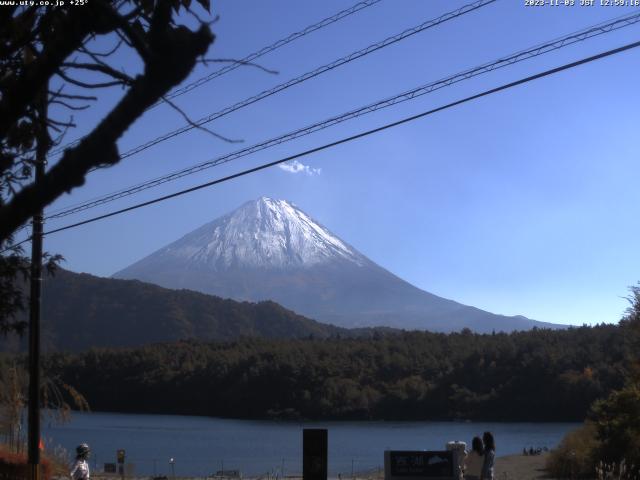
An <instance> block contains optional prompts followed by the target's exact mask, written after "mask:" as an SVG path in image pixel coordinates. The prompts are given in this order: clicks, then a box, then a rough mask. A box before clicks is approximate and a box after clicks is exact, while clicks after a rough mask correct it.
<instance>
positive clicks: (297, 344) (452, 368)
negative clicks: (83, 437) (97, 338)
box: [44, 325, 628, 421]
mask: <svg viewBox="0 0 640 480" xmlns="http://www.w3.org/2000/svg"><path fill="white" fill-rule="evenodd" d="M627 348H628V347H627V346H626V344H625V332H624V329H622V328H621V327H618V326H613V325H607V326H604V325H603V326H598V327H593V328H590V327H582V328H572V329H569V330H560V331H551V330H533V331H530V332H519V333H513V334H494V335H477V334H473V333H471V332H469V331H465V332H462V333H455V334H449V335H446V334H436V333H428V332H404V333H388V334H382V333H375V334H374V337H373V338H369V339H363V338H360V339H356V338H342V339H341V338H337V337H334V338H330V339H324V340H323V339H315V340H310V339H307V340H282V339H278V340H268V339H256V338H253V339H243V340H240V341H236V342H233V343H196V342H180V343H174V344H158V345H151V346H145V347H143V348H139V349H122V350H113V349H103V350H92V351H89V352H86V353H81V354H75V355H71V354H53V355H50V356H49V357H47V358H46V360H45V362H44V366H45V370H46V371H47V372H48V374H49V375H52V376H59V377H60V378H61V380H62V381H64V382H65V383H68V384H71V385H74V386H76V387H77V388H78V389H79V390H80V391H81V392H82V393H83V394H84V395H85V396H86V397H87V399H88V400H89V403H90V404H91V407H92V408H93V409H94V410H106V411H120V412H146V413H174V414H194V415H211V416H223V417H242V418H267V417H287V418H315V419H329V418H332V419H485V420H532V421H539V420H563V421H568V420H582V419H584V418H585V415H586V413H587V411H588V408H589V406H590V405H591V404H592V403H593V401H594V400H595V399H597V398H600V397H603V396H605V395H606V394H608V393H609V392H610V391H611V390H612V389H614V388H619V387H620V386H621V385H622V383H623V377H624V373H625V361H624V357H625V355H626V354H627V353H628V352H627Z"/></svg>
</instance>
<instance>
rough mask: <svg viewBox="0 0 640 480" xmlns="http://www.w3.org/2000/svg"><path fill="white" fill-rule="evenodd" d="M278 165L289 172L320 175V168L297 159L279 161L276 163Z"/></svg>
mask: <svg viewBox="0 0 640 480" xmlns="http://www.w3.org/2000/svg"><path fill="white" fill-rule="evenodd" d="M278 167H280V168H281V169H282V170H284V171H285V172H289V173H306V174H307V175H320V173H321V172H322V169H321V168H311V167H310V166H309V165H304V164H302V163H300V162H299V161H298V160H292V161H290V162H287V163H280V164H278Z"/></svg>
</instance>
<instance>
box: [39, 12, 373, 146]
mask: <svg viewBox="0 0 640 480" xmlns="http://www.w3.org/2000/svg"><path fill="white" fill-rule="evenodd" d="M381 1H382V0H364V1H362V2H358V3H356V4H355V5H353V6H352V7H350V8H347V9H345V10H341V11H339V12H338V13H336V14H334V15H331V16H330V17H327V18H324V19H322V20H320V21H319V22H317V23H314V24H312V25H309V26H307V27H305V28H303V29H302V30H300V31H299V32H294V33H292V34H290V35H288V36H287V37H285V38H281V39H280V40H277V41H276V42H274V43H272V44H271V45H268V46H266V47H263V48H261V49H260V50H258V51H256V52H253V53H250V54H249V55H247V56H245V57H244V58H241V59H239V60H238V61H237V62H232V63H230V64H229V65H225V66H224V67H222V68H219V69H218V70H215V71H213V72H211V73H210V74H209V75H205V76H204V77H201V78H199V79H197V80H194V81H193V82H191V83H188V84H187V85H184V86H183V87H180V88H177V89H176V90H174V91H173V92H171V93H169V94H167V95H165V97H166V98H168V99H171V98H175V97H179V96H180V95H184V94H185V93H187V92H190V91H191V90H194V89H196V88H198V87H199V86H201V85H204V84H205V83H207V82H210V81H211V80H213V79H215V78H218V77H221V76H222V75H224V74H226V73H229V72H231V71H233V70H235V69H236V68H238V67H240V66H242V65H247V64H250V63H252V62H253V61H254V60H256V59H258V58H260V57H262V56H263V55H266V54H268V53H271V52H273V51H274V50H277V49H279V48H280V47H284V46H285V45H288V44H289V43H292V42H294V41H296V40H298V39H299V38H302V37H304V36H306V35H308V34H310V33H312V32H315V31H316V30H320V29H321V28H324V27H327V26H329V25H331V24H333V23H336V22H338V21H340V20H342V19H343V18H346V17H348V16H350V15H353V14H354V13H357V12H359V11H360V10H364V9H365V8H368V7H371V6H373V5H375V4H377V3H380V2H381ZM161 103H162V102H156V103H155V104H153V105H152V106H151V107H149V108H148V109H147V110H150V109H152V108H154V107H157V106H158V105H160V104H161ZM83 138H84V137H81V138H78V139H76V140H74V141H72V142H69V143H68V144H66V145H64V146H62V147H59V148H56V149H54V150H52V151H51V152H50V153H49V156H50V157H52V156H54V155H57V154H59V153H61V152H63V151H64V150H66V149H67V148H69V147H74V146H76V145H77V144H78V143H80V142H81V141H82V139H83Z"/></svg>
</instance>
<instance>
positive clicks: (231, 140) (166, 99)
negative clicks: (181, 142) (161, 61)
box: [161, 95, 244, 143]
mask: <svg viewBox="0 0 640 480" xmlns="http://www.w3.org/2000/svg"><path fill="white" fill-rule="evenodd" d="M161 98H162V100H163V101H164V102H166V103H167V104H168V105H169V106H170V107H171V108H173V109H174V110H175V111H177V112H178V113H179V114H180V115H181V116H182V118H184V119H185V121H186V122H187V123H188V124H189V125H191V126H192V127H193V128H195V129H197V130H201V131H203V132H205V133H208V134H209V135H212V136H214V137H216V138H218V139H220V140H224V141H225V142H229V143H242V142H243V141H244V140H234V139H231V138H228V137H225V136H222V135H220V134H219V133H216V132H214V131H212V130H209V129H208V128H206V127H203V126H202V125H198V124H197V123H196V122H194V121H193V120H191V118H189V116H188V115H187V114H186V113H185V112H184V110H182V109H181V108H180V107H178V106H177V105H176V104H175V103H173V102H172V101H171V100H169V99H168V98H167V97H165V96H164V95H163V96H162V97H161Z"/></svg>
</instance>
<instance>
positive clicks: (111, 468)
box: [104, 463, 116, 473]
mask: <svg viewBox="0 0 640 480" xmlns="http://www.w3.org/2000/svg"><path fill="white" fill-rule="evenodd" d="M104 473H116V464H115V463H105V464H104Z"/></svg>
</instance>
